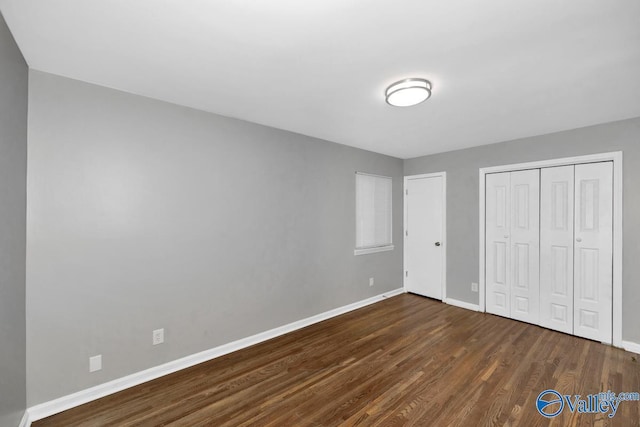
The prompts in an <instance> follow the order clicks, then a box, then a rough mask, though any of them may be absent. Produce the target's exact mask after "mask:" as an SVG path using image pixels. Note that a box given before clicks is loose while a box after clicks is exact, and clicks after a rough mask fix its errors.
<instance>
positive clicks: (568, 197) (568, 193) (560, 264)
mask: <svg viewBox="0 0 640 427" xmlns="http://www.w3.org/2000/svg"><path fill="white" fill-rule="evenodd" d="M573 174H574V166H562V167H554V168H544V169H542V171H541V177H540V181H541V194H542V197H541V202H540V326H543V327H545V328H549V329H554V330H556V331H561V332H565V333H567V334H573V220H574V215H573V206H574V186H573Z"/></svg>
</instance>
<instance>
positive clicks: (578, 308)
mask: <svg viewBox="0 0 640 427" xmlns="http://www.w3.org/2000/svg"><path fill="white" fill-rule="evenodd" d="M575 189H576V191H575V202H576V205H575V264H574V268H575V270H574V275H575V282H574V283H575V286H574V312H573V314H574V334H575V335H577V336H581V337H585V338H590V339H594V340H598V341H602V342H605V343H611V333H612V332H611V324H612V319H611V317H612V286H613V283H612V282H613V247H612V246H613V216H612V215H613V163H612V162H602V163H589V164H583V165H576V167H575Z"/></svg>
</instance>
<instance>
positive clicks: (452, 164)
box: [404, 118, 640, 343]
mask: <svg viewBox="0 0 640 427" xmlns="http://www.w3.org/2000/svg"><path fill="white" fill-rule="evenodd" d="M610 151H623V153H624V154H623V155H624V166H623V167H624V177H623V180H624V183H623V184H624V212H623V215H624V219H623V221H624V249H623V250H624V254H623V307H622V308H623V322H624V324H623V330H622V337H623V339H624V340H628V341H633V342H636V343H640V328H638V326H637V325H638V324H639V323H640V313H639V312H638V310H637V307H638V306H640V286H638V277H640V264H639V263H638V260H639V259H640V243H639V242H640V221H638V218H640V191H638V185H639V184H638V183H640V118H636V119H630V120H624V121H619V122H613V123H607V124H602V125H597V126H590V127H586V128H581V129H575V130H570V131H566V132H559V133H554V134H549V135H542V136H537V137H532V138H526V139H521V140H516V141H509V142H503V143H499V144H492V145H485V146H482V147H476V148H470V149H466V150H459V151H452V152H448V153H442V154H436V155H431V156H424V157H418V158H415V159H409V160H406V161H405V162H404V172H405V175H415V174H420V173H430V172H439V171H446V172H447V197H448V200H447V237H448V245H447V251H448V252H447V282H448V287H447V296H448V297H451V298H455V299H458V300H461V301H466V302H470V303H473V304H477V303H478V293H477V292H471V282H477V281H478V262H479V261H478V256H479V255H478V252H479V246H478V245H479V237H478V234H479V228H478V227H479V224H478V221H479V218H478V209H479V205H478V201H479V200H478V195H479V189H478V186H479V183H478V179H479V178H478V171H479V169H480V168H483V167H489V166H498V165H506V164H513V163H522V162H532V161H538V160H546V159H554V158H561V157H570V156H579V155H586V154H594V153H603V152H610Z"/></svg>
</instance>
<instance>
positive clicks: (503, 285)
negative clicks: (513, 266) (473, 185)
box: [485, 172, 511, 317]
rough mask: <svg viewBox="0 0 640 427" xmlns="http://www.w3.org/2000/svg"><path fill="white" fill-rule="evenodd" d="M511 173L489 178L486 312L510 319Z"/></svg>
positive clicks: (492, 175) (487, 197)
mask: <svg viewBox="0 0 640 427" xmlns="http://www.w3.org/2000/svg"><path fill="white" fill-rule="evenodd" d="M510 177H511V174H510V173H509V172H505V173H495V174H489V175H487V176H486V204H485V206H486V214H485V219H486V232H485V233H486V240H485V244H486V247H485V256H486V268H485V272H486V278H485V283H486V310H487V312H488V313H493V314H498V315H500V316H505V317H510V316H511V311H510V305H509V301H510V297H511V293H510V287H511V282H510V278H509V276H510V273H509V265H510V252H509V236H510V232H511V231H510V229H511V225H510V220H511V214H510V205H511V202H510V200H509V199H510V195H511V191H510V188H511V185H510V182H511V180H510Z"/></svg>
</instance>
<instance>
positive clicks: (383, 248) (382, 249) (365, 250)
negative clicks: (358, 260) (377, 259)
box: [353, 245, 394, 256]
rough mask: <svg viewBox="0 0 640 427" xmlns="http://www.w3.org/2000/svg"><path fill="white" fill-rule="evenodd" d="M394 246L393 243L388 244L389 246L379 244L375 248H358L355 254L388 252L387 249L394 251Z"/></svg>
mask: <svg viewBox="0 0 640 427" xmlns="http://www.w3.org/2000/svg"><path fill="white" fill-rule="evenodd" d="M393 248H394V246H393V245H388V246H377V247H375V248H362V249H356V250H354V251H353V254H354V255H356V256H357V255H367V254H375V253H376V252H386V251H392V250H393Z"/></svg>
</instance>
